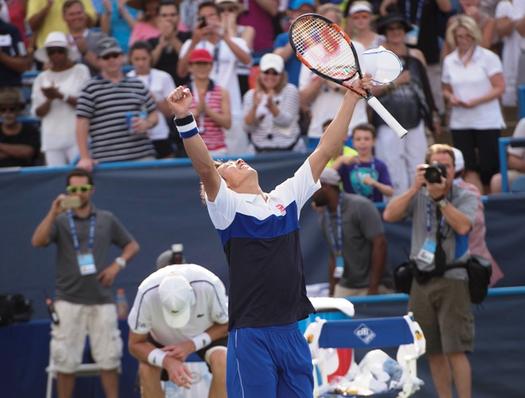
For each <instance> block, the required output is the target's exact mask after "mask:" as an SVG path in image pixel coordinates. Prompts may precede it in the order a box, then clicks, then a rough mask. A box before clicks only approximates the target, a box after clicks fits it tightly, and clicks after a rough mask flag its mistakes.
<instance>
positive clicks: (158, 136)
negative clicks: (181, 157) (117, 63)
mask: <svg viewBox="0 0 525 398" xmlns="http://www.w3.org/2000/svg"><path fill="white" fill-rule="evenodd" d="M151 52H152V48H151V46H150V45H149V43H148V42H145V41H137V42H135V43H134V44H133V45H132V46H131V48H130V50H129V60H130V62H131V64H132V65H133V70H132V71H130V72H129V73H128V76H130V77H136V78H138V79H139V80H140V81H141V82H142V83H143V84H144V86H145V87H146V88H147V89H148V90H149V91H150V93H151V95H152V96H153V99H154V100H155V102H156V104H157V116H158V119H159V122H158V123H157V125H156V126H155V127H153V128H152V129H150V130H148V137H149V138H150V140H151V142H152V143H153V146H154V147H155V151H156V152H157V158H158V159H162V158H170V157H173V154H174V151H173V145H172V142H171V140H170V129H169V127H168V124H167V122H166V118H168V117H170V110H169V108H168V104H167V102H166V97H167V96H168V94H169V93H171V92H172V91H173V90H175V83H174V82H173V78H172V77H171V75H170V74H169V73H166V72H164V71H162V70H159V69H155V68H152V67H151V63H152V56H151Z"/></svg>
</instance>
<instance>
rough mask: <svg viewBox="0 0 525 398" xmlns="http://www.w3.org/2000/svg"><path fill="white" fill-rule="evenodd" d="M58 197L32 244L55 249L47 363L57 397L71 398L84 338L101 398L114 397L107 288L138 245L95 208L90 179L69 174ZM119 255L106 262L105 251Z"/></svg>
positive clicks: (112, 323)
mask: <svg viewBox="0 0 525 398" xmlns="http://www.w3.org/2000/svg"><path fill="white" fill-rule="evenodd" d="M66 183H67V186H66V191H67V195H66V194H60V195H58V196H57V197H56V199H55V200H54V201H53V203H52V204H51V207H50V209H49V211H48V213H47V215H46V216H45V217H44V219H43V220H42V221H41V222H40V224H39V225H38V227H37V228H36V229H35V232H34V233H33V238H32V241H31V242H32V244H33V246H35V247H46V246H48V245H49V244H51V243H54V244H56V247H57V259H56V302H55V310H56V312H57V315H58V322H57V323H54V324H52V325H51V347H50V350H51V361H52V365H53V368H54V369H55V370H56V371H57V390H58V397H59V398H71V397H73V390H74V387H75V371H76V370H77V368H78V366H79V365H80V363H81V361H82V353H83V351H84V345H85V339H86V335H89V343H90V348H91V355H92V356H93V359H94V360H95V362H96V363H97V365H98V366H99V368H100V369H102V371H101V373H100V377H101V380H102V387H103V389H104V393H105V396H106V398H118V376H119V372H118V369H119V368H120V359H121V356H122V340H121V338H120V330H119V328H118V323H117V310H116V307H115V303H114V300H113V292H112V289H111V286H112V284H113V281H114V280H115V278H116V276H117V274H118V273H120V272H122V271H123V270H124V269H125V267H126V264H127V262H129V261H130V260H131V259H132V258H133V257H134V256H135V254H137V252H138V251H139V245H138V243H137V242H136V241H135V240H134V239H133V237H132V236H131V234H130V233H129V232H128V231H127V230H126V228H125V227H124V226H123V225H122V224H121V222H120V221H119V220H118V219H117V218H116V217H115V216H114V215H113V214H112V213H110V212H109V211H106V210H102V209H99V208H96V207H95V205H94V204H93V202H92V201H91V198H92V196H93V194H94V192H95V185H94V181H93V176H92V175H91V173H89V172H88V171H86V170H83V169H76V170H73V171H71V172H70V173H69V174H68V176H67V178H66ZM113 245H115V246H117V247H119V248H121V252H120V255H119V256H118V257H117V258H115V259H111V260H110V261H108V255H109V253H110V249H111V247H112V246H113Z"/></svg>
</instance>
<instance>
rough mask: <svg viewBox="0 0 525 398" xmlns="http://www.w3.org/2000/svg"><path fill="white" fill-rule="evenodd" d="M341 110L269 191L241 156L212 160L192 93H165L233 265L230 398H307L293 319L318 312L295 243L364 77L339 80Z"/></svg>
mask: <svg viewBox="0 0 525 398" xmlns="http://www.w3.org/2000/svg"><path fill="white" fill-rule="evenodd" d="M345 84H346V85H347V87H348V88H349V90H347V93H346V95H345V97H344V99H343V101H342V103H341V106H340V108H339V112H338V113H337V115H336V117H335V118H334V120H333V121H332V123H331V124H330V126H328V128H327V129H326V132H325V133H324V134H323V137H322V139H321V141H320V143H319V145H318V146H317V148H316V149H315V151H314V152H313V153H312V154H311V155H310V156H308V158H307V159H306V160H305V161H304V163H303V164H302V165H301V166H300V167H299V169H298V170H297V171H296V172H295V175H294V176H293V177H291V178H289V179H287V180H286V181H284V182H283V183H282V184H279V185H278V186H277V187H276V188H275V189H273V190H272V191H271V192H269V193H265V192H264V191H263V190H262V189H261V187H260V185H259V177H258V173H257V171H256V170H255V169H253V168H252V167H250V166H249V165H248V164H247V163H246V162H245V161H244V160H242V159H238V160H236V161H228V162H226V163H222V164H221V165H218V164H216V163H215V162H214V161H213V159H212V158H211V156H210V154H209V152H208V150H207V148H206V145H205V143H204V141H203V140H202V138H201V136H200V134H199V130H198V128H197V124H196V122H195V119H194V117H193V115H191V114H190V112H189V109H190V106H191V101H192V95H191V92H190V91H189V90H188V89H187V88H184V87H181V86H179V87H177V88H176V89H175V91H173V93H172V94H171V95H170V96H169V97H168V103H169V104H170V107H171V109H172V111H173V113H174V115H175V125H176V126H177V130H178V132H179V135H180V136H181V137H182V139H183V142H184V147H185V148H186V152H187V153H188V156H189V157H190V159H191V161H192V164H193V167H194V168H195V170H196V172H197V174H198V175H199V177H200V178H201V180H202V185H203V189H204V192H205V195H204V196H205V200H206V206H207V208H208V213H209V215H210V218H211V220H212V222H213V224H214V226H215V228H216V229H217V232H218V233H219V235H220V237H221V240H222V245H223V248H224V251H225V253H226V256H227V259H228V264H229V280H230V290H229V297H230V301H229V330H230V332H229V335H228V361H227V369H228V370H227V374H228V381H227V385H228V397H229V398H237V397H239V398H241V397H250V398H258V397H261V398H293V397H295V398H308V397H312V391H313V374H312V357H311V354H310V350H309V348H308V344H307V343H306V340H305V339H304V337H303V335H302V333H301V332H300V330H299V327H298V321H299V320H300V319H304V318H306V317H307V316H308V314H310V313H312V312H314V308H313V306H312V303H311V302H310V300H309V299H308V297H307V296H306V286H305V275H304V271H303V259H302V254H301V245H300V240H299V215H300V211H301V208H302V207H303V206H304V204H305V203H306V202H307V200H308V199H309V198H310V197H311V196H312V194H313V193H314V192H315V191H317V190H318V189H319V188H320V183H319V176H320V175H321V172H322V171H323V169H324V168H325V166H326V164H327V163H328V161H329V160H330V159H331V158H332V157H334V156H335V155H336V154H337V153H338V152H339V151H340V149H341V143H342V142H343V141H344V139H345V138H346V135H347V132H348V124H349V123H350V119H351V117H352V113H353V111H354V108H355V105H356V103H357V102H358V101H359V100H361V98H362V96H363V95H364V94H365V89H369V88H370V87H371V79H370V76H369V75H366V76H365V77H363V79H356V80H355V81H352V82H348V83H345Z"/></svg>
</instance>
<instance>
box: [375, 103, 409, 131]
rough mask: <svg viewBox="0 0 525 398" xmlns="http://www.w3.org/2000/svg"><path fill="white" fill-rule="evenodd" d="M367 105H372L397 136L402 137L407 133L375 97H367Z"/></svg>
mask: <svg viewBox="0 0 525 398" xmlns="http://www.w3.org/2000/svg"><path fill="white" fill-rule="evenodd" d="M367 102H368V105H370V106H371V107H372V109H373V110H374V111H376V113H377V114H378V115H379V116H381V119H383V120H384V122H385V123H386V124H388V127H390V128H391V129H392V130H394V131H395V132H396V133H397V135H398V136H399V138H403V137H404V136H405V135H406V134H407V130H406V129H405V128H404V127H403V126H401V125H400V124H399V122H398V121H397V120H396V119H395V118H394V116H392V114H391V113H390V112H388V111H387V109H386V108H385V107H384V106H383V104H382V103H381V102H379V100H378V99H377V98H376V97H370V98H368V99H367Z"/></svg>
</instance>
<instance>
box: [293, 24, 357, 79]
mask: <svg viewBox="0 0 525 398" xmlns="http://www.w3.org/2000/svg"><path fill="white" fill-rule="evenodd" d="M291 35H292V41H293V43H294V45H295V49H296V51H297V53H298V54H299V55H301V56H302V57H303V59H304V60H305V61H306V62H307V63H308V64H310V67H311V68H313V69H316V70H317V71H319V72H321V73H323V74H325V75H327V76H330V77H332V78H335V79H342V80H346V79H349V78H351V77H353V76H354V75H355V74H356V72H357V69H356V66H355V58H354V54H353V52H352V49H351V48H350V45H349V43H348V42H347V41H346V40H345V38H344V37H343V35H342V33H341V32H339V31H338V30H337V29H335V28H333V27H332V26H331V25H330V24H328V23H326V22H325V21H323V20H320V19H319V18H302V19H301V20H298V21H296V23H295V24H294V26H293V29H292V31H291Z"/></svg>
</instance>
